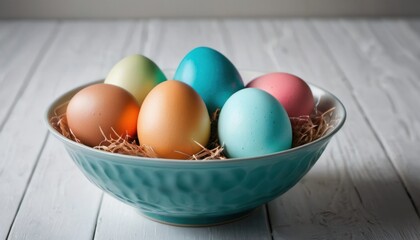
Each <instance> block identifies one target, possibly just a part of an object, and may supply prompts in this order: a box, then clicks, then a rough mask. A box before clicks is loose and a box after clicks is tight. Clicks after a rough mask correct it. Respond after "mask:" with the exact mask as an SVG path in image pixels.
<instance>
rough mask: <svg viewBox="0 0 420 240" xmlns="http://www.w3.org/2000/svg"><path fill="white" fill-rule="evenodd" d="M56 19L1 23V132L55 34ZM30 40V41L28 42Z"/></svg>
mask: <svg viewBox="0 0 420 240" xmlns="http://www.w3.org/2000/svg"><path fill="white" fill-rule="evenodd" d="M55 26H56V23H55V22H44V23H43V24H36V23H31V22H28V21H3V22H0V56H1V58H0V102H1V108H0V132H1V130H2V128H3V124H4V123H5V121H6V120H7V118H8V116H9V115H10V112H11V110H12V108H13V106H14V105H15V104H16V102H17V101H18V99H19V96H20V94H21V93H22V92H23V91H24V90H25V87H26V86H27V83H28V81H29V79H30V78H31V75H32V73H33V71H34V69H35V68H36V67H37V65H38V62H37V61H36V60H37V59H40V58H41V57H42V55H43V54H44V53H45V50H46V47H47V46H48V45H47V44H48V43H49V42H50V38H51V37H53V36H54V29H55ZM28 39H30V41H28Z"/></svg>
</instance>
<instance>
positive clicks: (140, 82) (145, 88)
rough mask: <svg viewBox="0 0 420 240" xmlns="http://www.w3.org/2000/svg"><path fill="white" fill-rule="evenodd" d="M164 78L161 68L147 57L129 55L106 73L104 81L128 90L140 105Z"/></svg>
mask: <svg viewBox="0 0 420 240" xmlns="http://www.w3.org/2000/svg"><path fill="white" fill-rule="evenodd" d="M165 80H166V77H165V75H164V74H163V72H162V70H160V68H159V67H158V66H157V65H156V64H155V63H154V62H153V61H152V60H150V59H149V58H147V57H145V56H142V55H138V54H136V55H131V56H128V57H125V58H123V59H122V60H120V61H119V62H118V63H117V64H115V65H114V67H113V68H112V69H111V71H110V72H109V73H108V76H107V77H106V79H105V83H107V84H113V85H116V86H119V87H122V88H124V89H125V90H127V91H128V92H130V93H131V94H132V95H133V96H134V97H135V98H136V99H137V102H138V103H139V104H140V105H141V104H142V102H143V99H144V98H145V97H146V95H147V94H148V93H149V92H150V90H152V88H153V87H155V86H156V85H158V84H159V83H161V82H163V81H165Z"/></svg>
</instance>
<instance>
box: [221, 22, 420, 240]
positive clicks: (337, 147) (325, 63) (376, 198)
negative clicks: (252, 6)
mask: <svg viewBox="0 0 420 240" xmlns="http://www.w3.org/2000/svg"><path fill="white" fill-rule="evenodd" d="M240 25H241V24H239V26H238V24H236V26H232V27H230V28H229V31H232V32H234V33H232V34H230V36H231V37H232V38H233V39H232V40H231V41H232V42H234V43H237V42H238V41H240V40H241V39H244V38H247V39H249V38H251V39H257V38H260V37H255V36H254V35H261V36H263V38H260V41H261V42H259V43H255V45H256V46H264V47H263V48H262V49H261V53H260V54H264V55H265V56H267V58H270V61H271V62H272V63H269V61H267V64H273V63H274V64H275V66H276V69H277V71H287V72H291V73H294V74H297V75H299V76H301V77H302V78H303V79H306V80H307V81H309V82H312V83H315V84H317V85H320V86H323V87H325V88H326V89H328V90H330V91H332V92H333V93H334V94H336V95H337V96H338V97H339V98H340V99H341V100H342V101H343V102H344V104H345V106H346V108H347V111H348V112H349V113H350V114H349V116H348V120H347V123H346V126H345V128H344V129H343V130H342V131H341V133H339V134H338V135H337V136H336V137H335V139H334V140H333V141H332V142H331V144H330V146H329V147H328V148H327V150H326V152H325V153H324V155H323V156H322V157H321V159H320V160H319V161H318V163H317V164H316V165H315V167H314V168H313V169H312V170H311V171H310V172H309V173H308V175H307V176H305V177H304V179H303V180H302V181H301V182H300V183H298V184H297V185H296V186H295V187H294V188H293V189H291V190H290V191H289V192H287V193H286V194H284V195H283V196H282V197H280V198H278V199H276V200H275V201H273V202H272V203H271V204H270V205H269V214H270V219H271V223H272V229H273V237H274V238H275V239H348V238H357V239H358V238H369V239H371V238H372V239H374V238H375V239H398V238H418V237H419V236H420V229H419V219H418V217H417V215H416V214H415V212H414V208H413V206H412V205H411V203H410V200H409V198H408V197H407V195H406V193H405V191H404V187H403V185H402V183H401V182H400V181H399V178H398V175H397V174H396V173H395V171H394V169H393V167H392V165H391V164H390V162H389V161H388V159H387V156H386V154H385V153H384V152H383V149H382V148H381V145H380V143H379V142H378V141H377V139H376V137H375V133H374V132H373V131H372V129H371V128H370V126H369V125H368V124H367V123H366V121H365V119H364V117H363V115H362V114H363V112H362V111H361V110H360V108H359V106H358V103H357V102H356V101H355V99H354V97H353V96H352V95H351V93H350V92H349V91H348V85H347V83H346V82H345V81H343V78H345V76H344V75H343V74H342V72H341V71H340V69H339V68H338V67H337V65H336V64H335V62H334V61H333V60H332V59H331V57H330V56H329V54H328V52H327V51H326V49H325V45H324V43H323V42H322V41H320V39H319V37H318V34H317V32H316V31H314V29H312V28H311V27H308V22H306V21H303V22H301V21H263V22H262V23H261V24H260V25H259V26H258V25H257V26H247V25H242V26H240ZM258 28H260V29H261V28H262V29H263V33H262V34H261V33H259V32H260V31H258V30H257V29H258ZM249 33H254V34H249ZM336 34H337V33H334V35H336ZM331 41H335V43H337V44H341V43H342V42H346V41H348V40H346V39H340V40H339V41H338V40H337V39H331ZM235 47H236V46H235V45H233V46H232V48H233V50H232V51H235V52H237V53H240V52H241V51H242V50H243V49H238V48H235ZM230 49H231V48H230ZM234 60H235V61H239V62H241V61H252V59H246V58H244V57H243V56H240V54H238V56H237V57H234ZM238 64H240V63H238ZM246 64H247V65H252V63H246ZM255 64H256V63H255ZM384 209H386V210H384ZM397 219H398V220H397Z"/></svg>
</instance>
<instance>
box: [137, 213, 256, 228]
mask: <svg viewBox="0 0 420 240" xmlns="http://www.w3.org/2000/svg"><path fill="white" fill-rule="evenodd" d="M253 211H254V209H251V210H248V211H244V212H240V213H234V214H229V215H222V216H197V217H190V216H167V215H161V214H155V213H149V212H142V211H139V213H140V214H141V215H143V216H144V217H146V218H148V219H150V220H153V221H155V222H159V223H163V224H167V225H172V226H178V227H208V226H214V225H221V224H226V223H230V222H234V221H238V220H240V219H242V218H245V217H247V216H249V215H250V214H251V212H253Z"/></svg>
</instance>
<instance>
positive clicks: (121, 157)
mask: <svg viewBox="0 0 420 240" xmlns="http://www.w3.org/2000/svg"><path fill="white" fill-rule="evenodd" d="M168 71H173V70H164V72H168ZM239 72H240V73H248V74H259V75H262V74H267V73H263V72H261V71H249V70H239ZM241 75H242V74H241ZM103 81H104V79H100V80H96V81H92V82H89V83H86V84H82V85H79V86H77V87H74V88H72V89H71V90H68V91H66V92H64V93H62V94H61V95H59V96H58V97H56V98H55V99H54V101H53V102H52V103H50V104H49V105H48V107H47V109H46V111H45V114H44V120H45V122H46V124H47V128H48V130H49V132H50V133H52V134H54V135H55V137H57V138H59V139H60V140H61V141H64V142H65V143H67V144H71V145H73V146H74V147H77V148H81V149H84V150H86V151H93V152H95V153H97V154H100V155H104V156H108V157H111V158H112V157H118V158H119V159H118V160H125V161H128V162H131V163H138V162H139V160H141V161H150V162H153V163H157V162H161V163H174V164H175V163H183V164H186V163H188V164H203V163H204V162H206V163H226V162H229V163H230V162H240V161H255V160H261V159H265V158H271V157H278V156H283V155H287V154H291V153H293V152H297V151H299V150H302V149H307V148H310V147H312V146H313V145H316V144H317V143H319V142H322V141H324V140H325V139H328V138H330V137H332V136H333V135H335V134H336V133H337V132H338V131H339V130H340V129H341V127H342V126H343V125H344V122H345V121H346V119H347V111H346V108H345V107H344V104H343V103H342V102H341V100H340V99H339V98H337V97H336V96H335V95H334V94H332V93H331V92H329V91H327V90H325V89H324V88H322V87H319V86H317V85H315V84H312V83H310V82H307V84H308V85H309V86H310V87H311V88H317V89H319V90H321V91H322V92H324V93H327V94H328V95H330V97H331V98H333V99H334V100H335V101H336V102H337V103H338V104H339V105H340V107H341V108H342V110H343V113H342V114H343V117H342V118H341V119H340V120H339V122H338V123H337V125H336V126H335V127H334V128H333V129H332V130H331V131H330V132H328V133H327V134H326V135H324V136H322V137H320V138H318V139H316V140H314V141H312V142H310V143H306V144H304V145H301V146H298V147H294V148H290V149H287V150H283V151H279V152H274V153H269V154H264V155H259V156H254V157H244V158H227V159H211V160H182V159H167V158H148V157H140V156H132V155H124V154H119V153H111V152H106V151H102V150H98V149H94V148H92V147H89V146H86V145H84V144H82V143H78V142H75V141H72V140H71V139H68V138H66V137H64V136H63V135H62V134H60V133H59V132H58V131H57V130H56V129H55V128H54V127H52V126H51V124H50V119H49V113H50V112H51V111H52V107H53V106H55V105H57V103H58V102H59V100H60V99H61V98H63V97H64V96H65V95H67V94H69V93H70V92H73V91H75V90H77V89H81V88H84V87H87V86H89V85H92V84H95V83H100V82H103Z"/></svg>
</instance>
